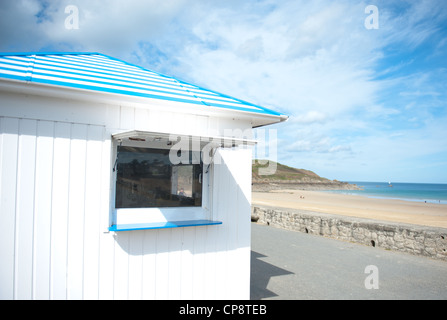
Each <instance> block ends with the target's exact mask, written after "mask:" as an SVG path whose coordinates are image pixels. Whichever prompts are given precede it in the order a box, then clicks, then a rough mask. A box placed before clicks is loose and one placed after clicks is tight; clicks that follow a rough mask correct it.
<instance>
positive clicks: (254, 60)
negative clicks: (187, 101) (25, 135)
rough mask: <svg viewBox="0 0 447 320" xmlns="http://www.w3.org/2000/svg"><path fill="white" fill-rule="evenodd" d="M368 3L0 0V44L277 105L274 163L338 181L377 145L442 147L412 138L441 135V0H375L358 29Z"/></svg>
mask: <svg viewBox="0 0 447 320" xmlns="http://www.w3.org/2000/svg"><path fill="white" fill-rule="evenodd" d="M69 4H72V5H76V6H77V7H78V8H79V13H80V22H79V24H80V25H79V27H80V28H79V29H78V30H67V29H66V28H65V27H64V20H65V18H66V17H67V14H66V13H65V12H64V8H65V6H66V5H69ZM368 4H370V3H369V2H368V1H350V0H340V1H337V2H334V1H329V0H315V1H304V0H302V1H297V0H294V1H292V0H290V1H281V2H277V1H271V0H261V1H247V2H240V1H236V0H230V1H219V2H216V1H212V2H211V1H204V0H196V1H189V0H170V1H156V0H150V1H138V0H130V1H121V0H109V1H106V2H103V1H101V2H100V1H87V0H76V1H74V0H57V1H51V2H50V1H37V0H34V1H33V0H20V1H13V0H7V1H1V2H0V14H1V19H0V39H1V42H0V51H37V50H62V51H72V50H73V51H98V52H103V53H105V54H110V55H112V56H115V57H117V58H121V59H124V60H127V61H129V62H133V63H137V64H140V65H142V66H145V67H148V68H151V69H154V70H155V71H159V72H162V73H167V74H170V75H173V76H176V77H178V78H180V79H183V80H186V81H190V82H193V83H196V84H198V85H202V86H204V87H206V88H210V89H213V90H216V91H221V92H223V93H226V94H229V95H232V96H235V97H238V98H241V99H245V100H248V101H250V102H253V103H257V104H260V105H263V106H265V107H270V108H273V109H276V110H280V111H282V112H284V113H286V114H288V115H290V120H289V122H288V123H285V124H282V125H281V126H275V128H278V130H279V131H278V138H279V139H280V141H282V142H283V143H285V142H287V148H283V149H281V148H278V149H279V152H280V153H279V157H278V160H280V161H281V160H282V161H287V162H289V161H290V162H289V163H290V164H291V165H297V166H299V167H305V165H306V164H307V165H309V166H312V167H308V169H311V170H314V171H316V172H317V173H320V171H321V172H322V173H323V174H324V175H326V176H328V177H332V178H337V179H344V177H343V176H340V175H341V174H347V173H348V172H354V171H356V170H357V175H358V176H360V175H361V173H362V170H363V171H364V170H365V165H366V164H368V165H369V166H370V167H371V166H374V163H373V162H372V161H373V160H371V159H373V158H380V159H383V161H382V160H381V161H378V162H376V163H380V165H385V163H386V161H385V158H382V155H380V152H381V151H383V150H384V149H385V148H386V149H390V150H392V151H391V152H392V153H393V154H394V155H395V161H406V160H405V159H406V157H405V155H408V156H409V157H411V158H417V157H418V154H419V155H421V156H424V157H428V155H429V154H430V153H436V152H439V150H441V152H447V151H446V150H447V147H446V146H445V145H444V144H443V143H438V144H434V143H430V141H429V140H428V139H429V138H427V139H423V138H418V135H420V136H427V137H430V139H436V138H435V136H436V135H435V133H434V132H433V130H434V129H432V128H435V127H436V128H437V130H438V131H439V130H441V132H443V133H445V129H442V126H441V125H439V123H438V121H437V119H445V118H446V116H447V115H446V103H445V101H446V92H447V90H446V89H447V88H446V85H445V83H446V79H447V72H446V70H447V66H446V65H445V63H444V64H440V65H439V63H436V62H438V61H442V60H443V59H442V58H443V56H445V43H446V42H445V32H442V30H440V26H441V25H442V23H443V22H445V21H446V20H447V3H446V2H445V1H435V0H433V1H416V2H414V1H412V2H410V1H387V2H379V3H378V4H377V6H378V9H379V15H380V28H379V29H378V30H367V29H365V27H364V20H365V18H366V17H367V15H366V14H365V12H364V10H365V7H366V6H367V5H368ZM434 5H436V6H435V7H436V10H434V9H433V7H434ZM427 44H429V45H430V44H431V46H429V45H427ZM429 47H433V50H432V51H427V52H423V53H419V55H416V54H415V55H408V52H412V50H415V49H421V48H423V49H424V50H427V49H426V48H429ZM415 51H417V50H415ZM429 62H430V63H431V65H433V68H432V69H430V70H427V68H426V67H422V66H423V65H424V64H427V65H430V64H429ZM413 70H417V71H413ZM396 132H398V133H399V134H400V135H394V136H393V134H394V133H396ZM405 137H411V139H410V138H408V139H407V138H405ZM379 142H380V143H379ZM428 146H430V147H428ZM316 153H318V155H316ZM303 155H305V156H303ZM400 155H402V156H400ZM281 157H282V158H281ZM342 160H343V161H342ZM343 163H348V169H345V168H344V164H343ZM439 163H442V161H440V162H439ZM329 164H330V165H329ZM377 165H378V164H377ZM327 168H331V171H329V170H328V169H327ZM369 170H370V171H373V170H372V169H369ZM446 171H447V170H446ZM339 174H340V175H339ZM446 179H447V177H446Z"/></svg>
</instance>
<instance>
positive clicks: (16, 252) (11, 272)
mask: <svg viewBox="0 0 447 320" xmlns="http://www.w3.org/2000/svg"><path fill="white" fill-rule="evenodd" d="M108 110H109V111H108V112H109V113H108V117H109V118H113V117H111V116H110V115H111V114H114V115H116V116H118V117H119V119H117V118H114V120H113V121H112V122H111V123H114V124H115V125H116V126H118V128H117V127H115V126H113V127H106V126H102V125H87V124H77V123H68V122H62V121H43V120H34V119H23V118H21V119H18V118H13V117H0V134H1V136H0V259H1V261H2V263H1V264H0V299H249V281H250V278H249V277H250V204H249V196H250V186H251V183H250V179H251V178H250V177H251V176H250V173H251V167H250V166H251V151H249V150H221V151H220V152H219V154H218V155H217V157H220V156H221V157H222V160H223V161H222V162H221V163H220V164H216V165H215V166H214V179H213V183H214V190H213V197H214V200H213V218H214V219H216V220H220V221H222V222H223V224H222V225H218V226H204V227H190V228H178V229H163V230H145V231H132V232H120V233H116V234H115V233H105V232H104V231H105V227H107V222H108V219H109V216H110V212H111V211H110V210H111V206H112V205H113V204H111V203H110V199H109V196H110V192H111V191H113V185H112V182H111V181H110V177H111V162H112V159H111V151H112V150H111V148H112V147H111V141H110V135H111V133H114V132H116V130H117V129H119V130H127V129H144V130H149V131H163V132H167V131H169V130H172V131H174V132H179V133H182V132H189V133H192V134H203V135H208V134H210V135H215V134H216V132H219V133H221V132H223V129H225V127H226V126H227V125H230V124H231V125H234V123H229V122H228V121H229V120H216V119H209V118H208V117H202V116H189V117H188V119H185V118H184V117H183V118H182V117H179V116H177V117H173V118H171V117H170V116H169V114H168V113H167V112H165V114H164V115H163V114H160V115H157V114H156V113H155V112H154V111H149V110H144V109H138V108H130V107H120V108H119V111H118V112H117V111H113V110H112V109H111V108H108ZM162 115H163V116H162ZM186 120H188V121H190V122H189V123H192V125H191V124H187V123H188V121H186ZM227 122H228V123H227ZM85 123H88V119H86V120H85ZM246 125H247V126H249V124H246ZM191 128H194V132H191ZM240 200H242V201H240Z"/></svg>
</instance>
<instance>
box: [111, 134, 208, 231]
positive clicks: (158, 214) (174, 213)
mask: <svg viewBox="0 0 447 320" xmlns="http://www.w3.org/2000/svg"><path fill="white" fill-rule="evenodd" d="M147 140H148V139H147ZM147 140H146V141H143V139H142V138H135V139H132V138H131V139H115V138H114V139H112V149H113V153H112V154H113V156H112V158H113V159H114V161H113V163H114V167H113V169H114V170H112V178H111V189H112V192H111V194H112V198H111V203H112V207H113V210H112V211H113V214H112V225H122V224H150V223H153V224H160V223H169V222H178V221H197V220H211V218H212V212H211V208H210V203H211V199H210V197H212V192H211V185H210V178H211V174H212V170H207V166H206V165H203V166H202V184H201V185H202V205H201V206H193V207H152V208H116V205H115V204H116V181H117V170H115V166H116V163H117V156H119V155H118V146H125V147H135V148H152V149H164V150H167V149H170V148H171V147H172V145H171V146H169V145H167V140H166V139H160V141H147ZM195 152H198V151H195ZM200 156H202V151H200ZM208 169H209V168H208Z"/></svg>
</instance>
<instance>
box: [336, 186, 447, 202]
mask: <svg viewBox="0 0 447 320" xmlns="http://www.w3.org/2000/svg"><path fill="white" fill-rule="evenodd" d="M347 182H349V183H351V184H356V185H357V186H359V187H361V188H362V190H339V191H338V190H337V191H334V192H336V193H343V194H351V195H362V196H366V197H369V198H380V199H399V200H406V201H417V202H427V203H438V204H447V184H436V183H399V182H397V183H394V182H364V181H347Z"/></svg>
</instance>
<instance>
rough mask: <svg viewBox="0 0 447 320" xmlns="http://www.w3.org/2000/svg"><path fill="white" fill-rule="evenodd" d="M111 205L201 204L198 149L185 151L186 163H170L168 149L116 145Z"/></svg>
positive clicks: (200, 166)
mask: <svg viewBox="0 0 447 320" xmlns="http://www.w3.org/2000/svg"><path fill="white" fill-rule="evenodd" d="M117 151H118V157H117V163H116V170H117V173H116V194H115V207H116V208H117V209H119V208H163V207H200V206H202V171H203V165H202V162H201V159H200V153H198V152H192V151H189V160H190V161H189V162H188V163H187V164H182V163H180V164H173V163H172V162H171V160H170V158H169V152H170V150H169V149H155V148H140V147H129V146H118V150H117Z"/></svg>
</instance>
